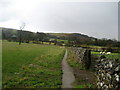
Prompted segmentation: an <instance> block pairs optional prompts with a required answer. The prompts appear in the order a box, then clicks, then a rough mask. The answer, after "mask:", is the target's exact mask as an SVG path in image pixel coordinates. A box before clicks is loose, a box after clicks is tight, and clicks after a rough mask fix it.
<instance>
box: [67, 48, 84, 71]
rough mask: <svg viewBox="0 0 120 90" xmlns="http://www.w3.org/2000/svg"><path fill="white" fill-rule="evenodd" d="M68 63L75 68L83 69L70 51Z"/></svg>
mask: <svg viewBox="0 0 120 90" xmlns="http://www.w3.org/2000/svg"><path fill="white" fill-rule="evenodd" d="M67 62H68V64H69V65H70V66H71V67H73V68H78V69H82V65H81V64H80V63H78V61H77V60H76V58H75V56H74V55H73V54H72V52H71V51H70V49H68V59H67Z"/></svg>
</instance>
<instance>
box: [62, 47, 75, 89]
mask: <svg viewBox="0 0 120 90" xmlns="http://www.w3.org/2000/svg"><path fill="white" fill-rule="evenodd" d="M66 59H67V49H66V52H65V55H64V58H63V61H62V70H63V76H62V88H73V86H72V83H73V82H74V81H75V77H74V74H73V72H72V68H71V67H70V66H69V65H68V63H67V61H66Z"/></svg>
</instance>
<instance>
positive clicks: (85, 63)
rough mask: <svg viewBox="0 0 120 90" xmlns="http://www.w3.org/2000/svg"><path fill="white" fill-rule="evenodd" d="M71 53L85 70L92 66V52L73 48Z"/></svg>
mask: <svg viewBox="0 0 120 90" xmlns="http://www.w3.org/2000/svg"><path fill="white" fill-rule="evenodd" d="M71 51H72V52H73V54H74V55H75V57H76V59H77V60H78V62H79V63H81V64H82V67H83V68H85V69H89V68H90V64H91V55H90V50H88V49H85V48H81V47H71Z"/></svg>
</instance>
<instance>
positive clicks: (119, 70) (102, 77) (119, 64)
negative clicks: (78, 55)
mask: <svg viewBox="0 0 120 90" xmlns="http://www.w3.org/2000/svg"><path fill="white" fill-rule="evenodd" d="M96 77H97V88H100V89H103V90H104V89H105V90H106V89H107V90H108V89H111V88H112V89H114V90H118V89H120V61H118V60H109V59H106V58H104V59H100V60H97V65H96Z"/></svg>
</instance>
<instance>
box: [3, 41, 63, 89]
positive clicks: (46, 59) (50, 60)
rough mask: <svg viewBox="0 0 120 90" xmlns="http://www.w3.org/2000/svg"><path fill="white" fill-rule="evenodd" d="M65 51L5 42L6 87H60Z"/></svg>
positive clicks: (57, 47) (47, 46)
mask: <svg viewBox="0 0 120 90" xmlns="http://www.w3.org/2000/svg"><path fill="white" fill-rule="evenodd" d="M64 52H65V48H61V47H60V46H55V45H40V44H26V43H22V45H18V43H16V42H7V41H3V57H2V61H3V62H2V69H3V88H9V87H10V88H40V87H56V88H60V87H61V84H62V81H61V78H62V70H61V60H62V58H63V56H64Z"/></svg>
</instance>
